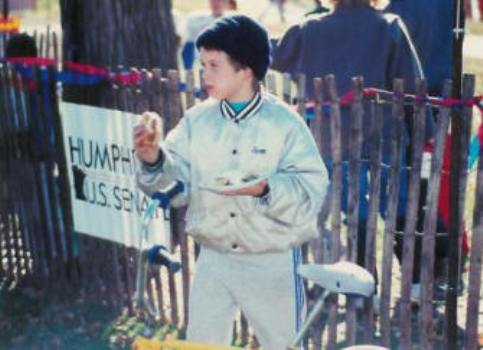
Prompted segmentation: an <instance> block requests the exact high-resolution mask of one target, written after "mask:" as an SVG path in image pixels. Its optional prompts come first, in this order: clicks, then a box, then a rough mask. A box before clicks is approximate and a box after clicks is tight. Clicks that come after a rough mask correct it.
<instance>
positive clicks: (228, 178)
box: [199, 171, 267, 192]
mask: <svg viewBox="0 0 483 350" xmlns="http://www.w3.org/2000/svg"><path fill="white" fill-rule="evenodd" d="M266 179H267V176H261V175H256V174H247V173H242V172H239V171H229V172H226V173H223V174H221V175H220V176H217V177H216V178H214V179H213V181H212V182H211V183H201V184H200V185H199V187H200V188H201V189H205V190H209V191H214V192H222V191H235V190H240V189H243V188H246V187H251V186H254V185H256V184H257V183H259V182H260V181H262V180H266Z"/></svg>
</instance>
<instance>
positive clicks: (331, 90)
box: [325, 75, 342, 350]
mask: <svg viewBox="0 0 483 350" xmlns="http://www.w3.org/2000/svg"><path fill="white" fill-rule="evenodd" d="M325 82H326V86H327V91H328V94H329V99H330V132H331V136H332V139H331V142H332V143H331V145H330V147H331V148H330V149H331V158H332V197H331V199H332V203H331V210H330V213H331V229H332V247H331V258H332V259H331V260H332V262H336V261H338V260H339V244H340V243H339V237H340V232H341V216H340V211H341V195H342V164H341V162H342V152H341V117H340V105H339V98H338V95H337V90H336V87H335V77H334V76H333V75H328V76H327V77H326V78H325ZM337 300H338V298H337V295H333V296H331V297H329V327H328V339H327V349H329V350H333V349H335V347H336V344H337V303H338V301H337Z"/></svg>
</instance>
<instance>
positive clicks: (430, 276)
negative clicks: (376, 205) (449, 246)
mask: <svg viewBox="0 0 483 350" xmlns="http://www.w3.org/2000/svg"><path fill="white" fill-rule="evenodd" d="M451 85H452V84H451V81H449V80H448V81H446V82H445V85H444V91H443V97H445V98H446V97H449V96H451V95H450V94H451ZM439 111H440V112H439V116H438V122H437V126H436V132H435V138H434V151H433V155H432V160H431V176H430V179H429V182H428V190H427V194H426V210H425V216H424V235H423V238H422V249H421V264H420V265H421V310H420V315H421V318H420V321H421V326H420V328H419V329H420V330H421V331H420V335H421V343H420V344H421V347H422V348H423V349H429V348H432V347H433V340H434V339H433V333H434V326H433V324H434V321H433V319H434V316H433V284H434V283H433V282H434V255H435V252H434V249H435V239H436V227H437V220H438V195H439V187H440V181H441V169H442V165H443V153H444V148H445V141H446V135H447V133H448V126H449V114H450V111H451V110H450V109H449V108H440V110H439Z"/></svg>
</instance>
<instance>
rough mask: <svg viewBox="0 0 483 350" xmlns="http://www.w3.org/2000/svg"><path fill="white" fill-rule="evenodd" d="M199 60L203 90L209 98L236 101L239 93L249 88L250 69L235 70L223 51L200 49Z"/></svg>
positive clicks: (250, 80) (251, 77)
mask: <svg viewBox="0 0 483 350" xmlns="http://www.w3.org/2000/svg"><path fill="white" fill-rule="evenodd" d="M200 60H201V65H202V66H203V79H204V83H205V89H206V91H207V92H208V95H210V97H213V98H215V99H218V100H222V99H227V100H233V101H237V96H238V95H239V92H240V91H241V90H243V88H245V87H246V86H251V82H252V80H253V74H252V72H251V69H250V68H239V69H238V70H237V69H235V67H234V66H233V63H232V62H231V61H230V58H229V57H228V55H227V54H226V53H225V52H224V51H218V50H207V49H205V48H203V47H202V48H201V49H200ZM247 84H248V85H247Z"/></svg>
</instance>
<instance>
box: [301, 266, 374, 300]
mask: <svg viewBox="0 0 483 350" xmlns="http://www.w3.org/2000/svg"><path fill="white" fill-rule="evenodd" d="M298 273H299V274H300V275H301V276H302V277H304V278H306V279H308V280H311V281H313V282H314V283H316V284H317V285H319V286H321V287H322V288H325V289H327V290H329V291H331V292H333V293H342V294H347V295H354V296H365V297H368V296H371V295H372V294H373V293H374V289H375V281H374V277H373V276H372V275H371V274H370V273H369V271H367V270H366V269H364V268H362V267H360V266H359V265H356V264H354V263H351V262H348V261H339V262H336V263H334V264H323V265H322V264H303V265H300V266H299V268H298Z"/></svg>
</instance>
